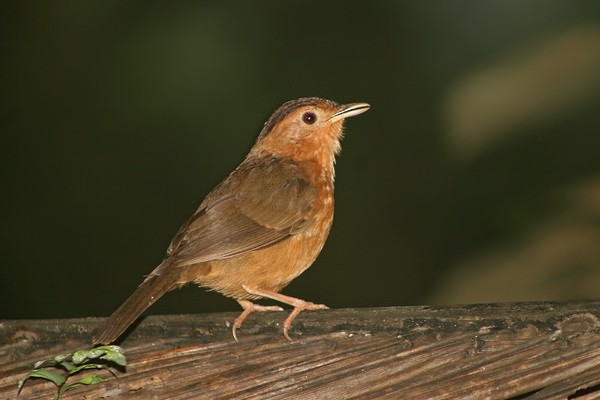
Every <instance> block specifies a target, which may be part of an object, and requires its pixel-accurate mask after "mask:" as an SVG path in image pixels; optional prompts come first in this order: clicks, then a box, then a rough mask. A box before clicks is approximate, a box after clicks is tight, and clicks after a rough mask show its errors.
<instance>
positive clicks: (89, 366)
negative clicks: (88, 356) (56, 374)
mask: <svg viewBox="0 0 600 400" xmlns="http://www.w3.org/2000/svg"><path fill="white" fill-rule="evenodd" d="M104 368H106V366H105V365H102V364H83V365H80V366H79V367H76V368H75V369H73V370H72V371H69V375H75V374H76V373H78V372H79V371H83V370H85V369H104Z"/></svg>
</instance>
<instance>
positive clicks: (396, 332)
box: [0, 301, 600, 399]
mask: <svg viewBox="0 0 600 400" xmlns="http://www.w3.org/2000/svg"><path fill="white" fill-rule="evenodd" d="M236 315H237V314H236V313H222V314H210V315H174V316H152V317H148V318H146V319H145V320H144V321H143V322H142V323H141V324H139V325H138V326H136V327H134V329H133V330H131V332H130V333H129V335H128V336H127V337H126V338H125V340H124V341H123V342H122V343H121V345H122V346H123V347H124V348H125V350H126V353H127V356H128V362H129V366H128V368H127V371H126V372H125V373H118V374H117V375H118V378H116V379H115V378H114V377H112V376H111V375H110V374H109V373H107V372H103V373H102V376H104V377H105V378H106V379H107V381H106V382H104V383H102V384H97V385H93V386H89V387H80V388H77V389H74V390H72V391H69V392H67V393H66V394H65V395H64V396H63V397H62V398H64V399H92V398H93V399H97V398H107V399H108V398H119V399H122V398H125V399H142V398H143V399H163V398H169V399H203V398H211V399H212V398H219V399H244V398H256V399H264V398H284V399H294V398H299V399H300V398H301V399H312V398H315V399H316V398H318V399H328V398H331V399H340V398H344V399H346V398H361V399H374V398H390V399H398V398H402V399H410V398H414V399H430V398H436V399H438V398H439V399H444V398H460V399H488V398H490V399H505V398H511V397H513V398H517V397H518V398H519V399H564V398H567V397H568V396H573V395H574V394H577V395H581V397H576V398H578V399H591V398H599V397H600V302H598V301H592V302H580V303H548V302H544V303H512V304H481V305H468V306H451V307H391V308H377V309H358V310H355V309H346V310H325V311H314V312H305V313H302V314H301V315H300V316H299V317H298V319H297V320H296V322H295V324H294V328H293V330H292V332H291V333H292V336H293V337H295V338H296V339H295V340H294V341H293V342H288V341H287V340H285V339H284V338H283V335H282V333H281V322H282V321H283V318H284V315H282V314H281V313H276V312H274V313H264V314H255V315H252V316H251V317H250V318H249V319H248V320H247V321H246V322H245V323H244V326H243V328H242V329H240V330H239V332H238V335H239V337H240V342H237V343H236V342H235V341H234V340H233V339H232V337H231V329H230V325H229V323H230V322H231V321H233V319H234V318H235V316H236ZM103 320H104V319H100V318H86V319H72V320H46V321H4V322H2V323H1V325H0V398H14V397H15V395H16V384H17V381H18V379H19V378H20V377H22V376H23V375H24V374H25V373H26V372H27V371H28V370H29V369H31V366H32V364H33V363H34V362H35V361H38V360H41V359H46V358H51V357H53V356H55V355H57V354H61V353H68V352H72V351H74V350H77V349H80V348H88V347H89V343H90V340H91V337H92V336H93V334H94V332H95V331H96V329H98V328H99V326H100V324H101V323H102V322H103ZM53 391H54V387H53V385H51V384H49V383H47V382H43V381H40V380H37V381H30V382H28V383H27V385H26V386H25V388H24V390H23V391H22V394H21V397H22V398H24V399H49V398H51V396H52V393H53Z"/></svg>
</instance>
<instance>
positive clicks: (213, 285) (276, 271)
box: [194, 188, 333, 300]
mask: <svg viewBox="0 0 600 400" xmlns="http://www.w3.org/2000/svg"><path fill="white" fill-rule="evenodd" d="M323 194H324V195H325V193H323ZM320 198H321V200H322V204H320V205H317V207H318V210H317V212H316V213H315V216H314V221H313V223H312V224H310V226H309V227H308V228H307V229H306V230H305V231H303V232H301V233H298V234H296V235H293V236H291V237H289V238H287V239H285V240H283V241H281V242H279V243H277V244H275V245H273V246H270V247H267V248H264V249H260V250H256V251H252V252H249V253H246V254H242V255H239V256H236V257H232V258H229V259H225V260H215V261H211V262H208V263H207V264H208V265H209V266H210V271H209V272H208V273H207V274H205V275H204V274H203V275H201V276H197V277H196V279H195V280H194V281H195V283H196V284H198V285H200V286H203V287H206V288H209V289H211V290H215V291H217V292H220V293H222V294H224V295H225V296H229V297H233V298H234V299H238V300H241V299H256V298H257V296H253V295H250V294H248V293H247V292H246V291H245V290H244V289H243V287H242V285H246V286H249V287H254V288H258V289H266V290H269V291H274V292H279V291H280V290H281V289H283V288H284V287H285V286H286V285H287V284H288V283H290V282H291V281H292V280H293V279H294V278H295V277H297V276H298V275H300V274H301V273H302V272H304V271H305V270H306V269H307V268H308V267H310V266H311V264H312V263H313V262H314V261H315V259H316V258H317V256H318V255H319V253H320V252H321V249H322V248H323V245H324V244H325V241H326V239H327V236H328V235H329V230H330V229H331V224H332V222H333V193H332V188H331V189H330V190H329V191H328V193H327V195H326V196H320Z"/></svg>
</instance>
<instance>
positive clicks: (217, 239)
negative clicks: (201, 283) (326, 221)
mask: <svg viewBox="0 0 600 400" xmlns="http://www.w3.org/2000/svg"><path fill="white" fill-rule="evenodd" d="M316 196H317V193H316V189H315V188H314V187H313V186H312V185H310V184H309V182H308V180H307V178H306V175H305V173H304V171H303V170H302V169H301V167H299V166H298V165H297V164H296V163H294V162H292V161H291V160H289V159H281V158H274V157H267V158H261V159H253V160H248V161H246V162H244V163H242V164H241V165H240V166H239V167H238V168H237V169H236V170H235V171H234V172H233V173H232V174H231V175H230V176H229V177H228V178H227V179H226V180H225V181H223V182H222V183H221V184H220V185H219V186H217V188H215V190H213V192H211V194H209V195H208V196H207V198H206V199H205V201H204V202H203V203H202V204H201V206H200V207H199V208H198V210H197V211H196V212H195V213H194V214H193V215H192V216H191V217H190V219H189V220H188V221H187V222H186V223H185V224H184V225H183V226H182V227H181V228H180V230H179V232H178V233H177V235H176V236H175V238H174V239H173V242H172V243H171V246H170V247H169V251H168V255H169V256H172V257H174V259H175V260H176V263H177V264H180V265H181V264H184V265H185V264H192V263H198V262H204V261H209V260H217V259H224V258H229V257H233V256H236V255H239V254H243V253H246V252H249V251H253V250H258V249H261V248H264V247H268V246H271V245H273V244H275V243H277V242H279V241H281V240H284V239H286V238H288V237H289V236H291V235H294V234H295V233H298V232H301V231H302V230H303V229H305V228H306V226H307V225H309V224H310V222H311V221H312V219H313V216H314V208H313V204H314V201H315V197H316Z"/></svg>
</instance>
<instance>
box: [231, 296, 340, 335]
mask: <svg viewBox="0 0 600 400" xmlns="http://www.w3.org/2000/svg"><path fill="white" fill-rule="evenodd" d="M242 287H243V288H244V290H245V291H246V292H248V293H250V294H253V295H256V296H261V297H266V298H268V299H271V300H275V301H278V302H280V303H284V304H288V305H290V306H292V307H294V309H293V310H292V312H291V313H290V315H289V316H288V317H287V318H286V319H285V321H284V322H283V336H285V338H286V339H287V340H292V339H291V338H290V335H289V334H288V331H289V330H290V328H291V327H292V322H294V319H295V318H296V317H297V316H298V314H300V313H301V312H302V311H304V310H324V309H327V308H329V307H327V306H326V305H325V304H315V303H311V302H308V301H304V300H301V299H297V298H295V297H290V296H286V295H284V294H281V293H276V292H271V291H269V290H262V289H253V288H250V287H248V286H246V285H242ZM244 312H245V311H244Z"/></svg>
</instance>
